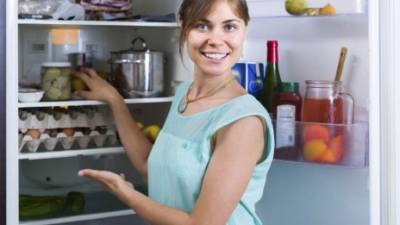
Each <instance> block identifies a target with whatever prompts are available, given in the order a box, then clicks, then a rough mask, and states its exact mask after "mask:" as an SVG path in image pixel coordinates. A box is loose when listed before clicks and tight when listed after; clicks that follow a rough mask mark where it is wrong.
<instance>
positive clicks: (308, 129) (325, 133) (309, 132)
mask: <svg viewBox="0 0 400 225" xmlns="http://www.w3.org/2000/svg"><path fill="white" fill-rule="evenodd" d="M312 140H322V141H324V142H325V143H328V141H329V130H328V128H326V127H325V126H322V125H305V126H304V142H305V143H307V142H309V141H312Z"/></svg>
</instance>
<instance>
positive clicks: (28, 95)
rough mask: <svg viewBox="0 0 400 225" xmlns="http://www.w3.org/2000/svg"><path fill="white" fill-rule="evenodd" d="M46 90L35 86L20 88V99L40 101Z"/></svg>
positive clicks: (22, 100)
mask: <svg viewBox="0 0 400 225" xmlns="http://www.w3.org/2000/svg"><path fill="white" fill-rule="evenodd" d="M43 94H44V91H43V90H40V89H35V88H20V89H19V91H18V100H19V101H20V102H24V103H28V102H39V101H40V100H41V99H42V98H43Z"/></svg>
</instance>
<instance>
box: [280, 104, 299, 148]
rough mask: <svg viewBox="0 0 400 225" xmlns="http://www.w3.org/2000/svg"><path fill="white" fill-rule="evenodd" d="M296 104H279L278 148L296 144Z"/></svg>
mask: <svg viewBox="0 0 400 225" xmlns="http://www.w3.org/2000/svg"><path fill="white" fill-rule="evenodd" d="M295 121H296V106H294V105H279V106H278V107H277V109H276V143H275V144H276V148H282V147H288V146H294V139H295V134H296V133H295V132H296V130H295V128H296V123H295Z"/></svg>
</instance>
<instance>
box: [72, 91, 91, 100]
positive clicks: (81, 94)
mask: <svg viewBox="0 0 400 225" xmlns="http://www.w3.org/2000/svg"><path fill="white" fill-rule="evenodd" d="M74 94H76V95H78V96H79V97H82V98H85V99H92V93H91V92H90V91H75V93H74Z"/></svg>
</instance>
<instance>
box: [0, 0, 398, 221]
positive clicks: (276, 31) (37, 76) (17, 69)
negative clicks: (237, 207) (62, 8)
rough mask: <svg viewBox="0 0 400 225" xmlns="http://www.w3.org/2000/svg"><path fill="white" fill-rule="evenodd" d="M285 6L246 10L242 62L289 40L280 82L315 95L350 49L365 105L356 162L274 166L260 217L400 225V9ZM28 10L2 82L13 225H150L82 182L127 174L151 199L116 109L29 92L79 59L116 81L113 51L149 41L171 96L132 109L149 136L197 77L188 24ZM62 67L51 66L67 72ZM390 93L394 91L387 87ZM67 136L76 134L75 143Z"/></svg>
mask: <svg viewBox="0 0 400 225" xmlns="http://www.w3.org/2000/svg"><path fill="white" fill-rule="evenodd" d="M39 2H40V1H39ZM43 2H45V1H42V3H43ZM180 2H181V1H180V0H163V1H160V0H158V1H157V0H137V1H133V3H132V11H133V14H135V15H137V14H140V15H147V16H148V15H153V16H160V15H163V16H164V17H162V18H163V19H165V18H168V17H166V16H165V15H168V14H170V13H176V12H177V8H178V7H179V4H180ZM284 2H285V1H284V0H248V1H247V3H248V6H249V10H250V15H251V21H250V23H249V26H248V33H247V39H246V42H245V47H244V50H243V54H242V56H241V59H240V61H241V62H252V63H254V62H260V63H264V64H265V63H266V42H267V40H278V41H279V59H280V60H279V69H280V73H281V77H282V79H283V80H285V81H292V82H299V84H300V93H301V94H302V95H304V93H305V81H306V80H333V79H334V75H335V71H336V67H337V64H338V58H339V52H340V48H341V47H343V46H344V47H347V48H348V53H347V58H346V61H345V64H344V70H343V77H342V81H343V84H344V90H345V91H347V92H349V93H350V94H351V95H352V96H353V97H354V101H355V107H354V124H352V125H346V127H345V128H346V129H347V130H349V132H348V135H349V138H348V142H347V143H348V145H346V151H345V153H344V159H346V160H342V161H339V162H336V163H316V162H307V161H305V160H304V159H302V158H301V157H299V159H296V160H278V159H277V160H274V161H273V163H272V166H271V169H270V171H269V173H268V179H267V183H266V185H265V190H264V195H263V198H262V199H261V200H260V202H259V203H258V204H257V213H258V215H259V216H260V218H261V219H262V221H263V223H264V224H267V225H292V224H300V225H303V224H304V225H320V224H323V225H337V224H345V225H366V224H370V225H378V224H382V225H386V224H398V223H399V222H398V221H399V220H398V219H397V218H398V215H399V214H398V208H399V207H396V206H399V204H400V201H399V200H398V199H397V198H396V197H392V196H396V193H399V192H398V189H397V187H398V184H397V183H396V182H398V180H399V178H398V177H397V175H398V174H397V173H398V172H396V171H397V170H396V168H397V167H396V165H397V162H400V160H399V157H398V156H397V154H395V153H394V152H393V149H395V147H396V146H399V143H397V142H396V141H397V138H396V137H395V135H396V134H398V133H399V131H398V130H397V128H396V126H393V124H395V123H393V121H398V120H393V121H391V120H390V119H398V115H397V114H396V112H398V108H396V107H394V106H393V107H391V105H390V104H393V103H394V102H395V101H396V100H398V97H397V96H396V94H395V93H397V92H396V88H395V86H394V84H395V81H397V80H396V79H397V78H396V77H395V76H394V74H395V72H396V71H398V68H397V67H396V66H395V63H394V61H393V60H392V59H393V58H395V56H396V54H398V53H397V51H396V49H397V50H398V46H397V45H395V44H394V43H395V40H396V38H395V37H398V36H399V32H398V28H397V27H398V26H396V24H397V25H398V23H399V22H396V20H395V18H396V16H395V15H396V13H395V12H396V11H395V10H396V9H400V5H399V4H398V3H397V2H396V1H395V0H392V1H389V0H387V1H374V0H370V1H368V0H331V1H316V0H313V1H312V0H309V1H308V4H309V7H310V8H317V7H322V6H324V5H325V4H327V3H330V4H331V5H333V6H335V8H336V11H337V12H336V14H335V15H326V16H323V15H320V16H293V15H289V14H288V13H287V12H286V11H285V8H284ZM25 3H26V1H22V0H20V1H15V0H7V1H6V25H7V26H6V35H7V42H6V46H5V48H6V55H4V54H3V55H2V56H3V57H5V58H0V59H1V60H0V61H1V62H3V61H5V59H6V75H4V76H2V78H1V79H4V78H5V77H6V78H7V79H6V83H4V82H1V84H2V85H4V84H6V87H5V90H6V91H5V94H6V97H7V102H6V107H5V109H4V107H2V110H3V113H1V116H2V118H4V111H5V113H6V115H7V118H6V121H5V123H6V126H1V127H5V129H4V130H2V131H1V132H2V133H3V134H4V133H5V138H6V140H7V143H6V145H5V144H4V142H5V139H0V140H1V143H0V144H1V145H2V146H4V145H5V146H6V148H5V149H6V151H5V154H6V159H5V167H6V168H5V169H6V174H5V175H6V178H5V179H4V181H5V186H6V201H5V205H4V206H5V214H6V217H5V218H6V221H5V222H6V224H7V225H14V224H25V225H28V224H71V225H79V224H93V225H94V224H121V225H123V224H146V222H145V221H143V220H142V219H141V218H140V217H138V216H137V215H135V212H134V211H133V210H131V209H129V208H127V207H126V206H124V205H123V204H122V203H120V202H119V201H118V200H117V199H115V198H114V197H113V196H111V195H110V194H108V193H107V192H105V191H104V190H103V189H102V187H101V186H99V185H98V184H96V183H94V182H91V181H88V180H87V179H85V178H80V177H77V176H76V173H77V171H78V170H79V169H82V168H94V169H103V170H111V171H114V172H117V173H122V172H123V173H125V174H126V175H127V179H128V180H130V181H131V182H133V183H134V184H135V187H136V188H137V189H139V190H141V191H143V192H144V193H145V192H146V187H145V183H144V181H143V180H142V179H141V178H140V177H139V175H138V173H137V172H135V170H134V169H133V167H132V166H131V165H130V163H129V161H128V159H127V157H126V155H125V154H124V151H123V148H122V147H121V146H120V145H119V144H118V135H117V132H116V131H115V127H114V126H113V118H112V116H111V113H110V111H109V108H108V107H107V106H106V105H104V104H103V103H101V102H97V101H88V100H82V99H73V100H69V99H68V100H60V101H45V100H41V101H39V102H21V101H20V100H21V99H19V94H20V92H21V90H22V87H25V88H26V87H27V86H35V85H36V86H38V85H39V86H40V85H41V80H42V79H43V78H42V77H43V74H45V73H46V69H44V68H46V66H45V65H44V64H45V63H48V62H51V61H53V62H54V61H63V62H68V60H69V59H68V54H70V53H83V52H84V53H86V54H89V53H90V57H91V58H90V59H91V66H93V68H95V69H96V70H97V71H101V73H103V74H105V75H106V76H109V75H110V74H111V72H110V70H111V69H110V68H111V66H112V63H110V57H111V54H110V52H113V51H119V50H126V49H129V48H131V47H132V43H131V41H132V40H133V39H134V38H135V37H142V38H143V39H144V40H146V43H147V46H148V47H149V48H150V49H151V50H156V51H159V52H162V53H163V54H164V56H165V63H164V64H163V69H162V70H163V74H164V78H163V86H164V91H163V92H162V93H160V94H159V95H157V96H150V97H142V98H133V97H131V98H126V99H125V102H126V103H127V105H128V107H129V109H130V111H131V113H132V115H133V116H134V118H135V119H136V120H137V121H139V122H141V124H143V126H144V127H147V126H150V125H157V126H162V124H163V122H164V120H165V118H166V116H167V113H168V110H169V106H170V104H171V101H172V96H173V93H174V89H175V88H176V86H178V85H179V84H180V83H182V82H184V81H186V80H189V79H191V74H192V71H193V69H192V64H191V63H190V60H189V59H188V56H187V55H183V57H182V58H183V59H181V57H180V56H179V52H178V39H179V25H178V23H176V22H170V21H156V22H155V21H146V20H142V21H120V20H113V21H104V20H98V21H94V20H53V19H31V18H19V17H18V9H19V8H20V7H21V4H25ZM2 9H4V7H2ZM4 11H5V10H4ZM159 18H160V17H158V19H159ZM3 29H4V28H3ZM396 35H397V36H396ZM382 40H386V41H387V42H383V41H382ZM390 44H391V45H390ZM3 52H4V51H3ZM386 60H387V61H386ZM47 65H48V64H47ZM51 65H52V66H50V67H52V69H54V68H53V67H55V68H56V69H59V66H60V65H58V66H57V65H54V64H51ZM384 66H385V67H384ZM61 67H62V66H61ZM2 68H4V66H3V67H2ZM383 68H386V70H383ZM44 71H45V72H44ZM383 72H386V73H385V74H384V75H385V76H383ZM0 74H4V73H0ZM383 84H386V85H387V88H385V89H381V87H382V85H383ZM1 90H4V88H2V89H1ZM2 96H3V95H2ZM382 96H383V97H382ZM1 104H5V103H4V102H3V101H2V103H1ZM383 115H385V116H386V117H385V118H386V119H385V120H383V119H382V118H383V117H382V116H383ZM0 121H3V120H0ZM303 126H304V125H302V124H301V123H299V126H296V127H300V128H298V129H299V130H300V129H302V128H303ZM65 128H73V134H68V133H67V132H66V131H65ZM296 129H297V128H296ZM32 130H35V131H32ZM36 131H39V135H38V136H35V135H36V133H35V132H36ZM30 132H33V134H32V133H30ZM299 132H300V131H299ZM46 135H47V136H46ZM2 136H3V137H4V135H2ZM299 151H300V149H299ZM2 165H4V164H2ZM70 192H79V193H81V194H82V195H83V196H84V199H85V205H84V207H83V209H82V210H81V211H80V212H78V213H77V212H70V211H68V210H67V211H64V212H61V213H55V214H54V215H47V216H44V217H41V218H29V217H27V218H21V215H22V213H21V211H20V210H19V208H20V205H19V203H20V202H21V201H20V200H21V195H31V196H32V195H33V196H43V195H46V196H63V197H66V196H67V195H68V193H70ZM2 193H3V192H2ZM1 202H3V201H1ZM3 211H4V210H3ZM2 218H4V217H2ZM396 219H397V220H396ZM396 221H397V223H396Z"/></svg>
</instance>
